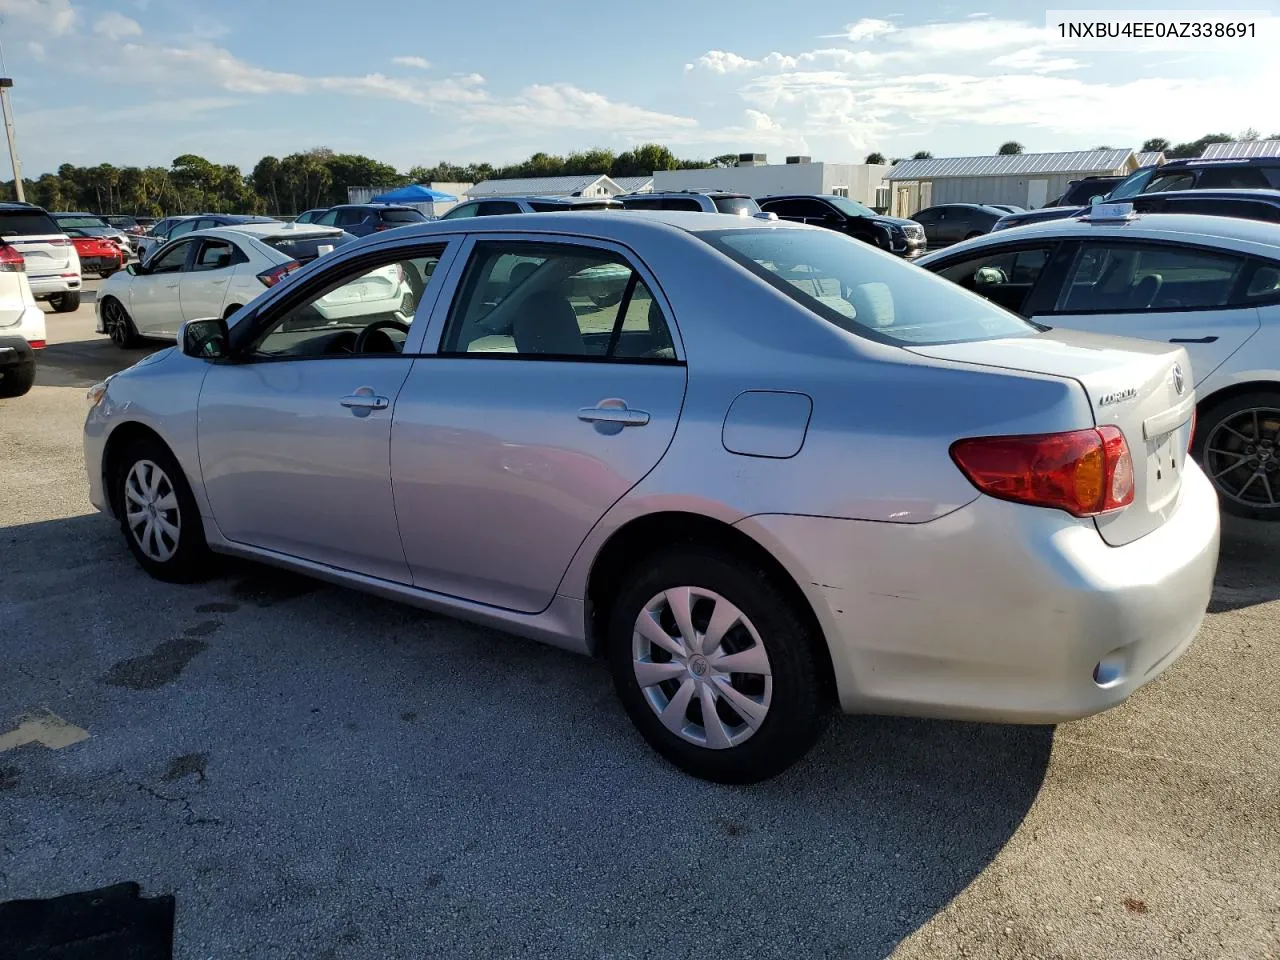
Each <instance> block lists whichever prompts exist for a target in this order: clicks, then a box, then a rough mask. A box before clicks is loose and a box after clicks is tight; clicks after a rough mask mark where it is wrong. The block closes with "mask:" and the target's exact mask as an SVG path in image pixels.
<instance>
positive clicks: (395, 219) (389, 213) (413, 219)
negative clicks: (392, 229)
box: [382, 210, 427, 223]
mask: <svg viewBox="0 0 1280 960" xmlns="http://www.w3.org/2000/svg"><path fill="white" fill-rule="evenodd" d="M382 219H383V221H384V222H385V223H425V222H426V219H427V218H426V217H424V216H423V215H422V214H420V213H419V212H418V211H417V210H383V211H382Z"/></svg>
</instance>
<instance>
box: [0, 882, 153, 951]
mask: <svg viewBox="0 0 1280 960" xmlns="http://www.w3.org/2000/svg"><path fill="white" fill-rule="evenodd" d="M173 920H174V899H173V896H172V895H171V894H169V895H165V896H159V897H150V898H144V897H142V896H141V888H140V887H139V886H138V884H136V883H117V884H114V885H112V886H110V887H103V888H101V889H100V890H89V891H86V892H84V893H68V894H65V895H63V896H61V897H50V898H48V899H45V900H10V901H8V902H7V903H0V957H3V958H4V960H173Z"/></svg>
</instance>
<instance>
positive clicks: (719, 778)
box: [607, 547, 828, 783]
mask: <svg viewBox="0 0 1280 960" xmlns="http://www.w3.org/2000/svg"><path fill="white" fill-rule="evenodd" d="M623 582H624V585H623V586H622V588H621V590H620V592H619V593H618V595H617V597H616V599H615V600H614V602H613V604H612V606H611V609H610V615H609V620H608V623H609V627H608V637H607V642H608V656H609V666H610V670H611V671H612V673H613V679H614V686H615V688H616V689H617V691H618V696H619V697H620V698H621V700H622V703H623V706H624V707H625V708H626V710H627V713H628V715H629V716H630V717H631V720H632V722H633V723H634V724H635V725H636V727H637V728H638V729H639V731H640V733H641V734H642V735H643V736H644V738H645V739H646V740H648V741H649V744H650V745H651V746H652V747H653V748H654V749H656V750H657V751H658V752H659V753H660V754H662V755H663V756H664V757H666V758H667V759H668V760H669V761H671V762H672V763H673V764H675V765H676V766H677V767H679V768H680V769H682V770H684V771H685V772H686V773H690V774H693V775H694V776H697V777H701V778H703V779H706V780H712V781H716V782H719V783H755V782H758V781H761V780H765V779H768V778H769V777H772V776H775V775H777V774H779V773H781V772H782V771H783V770H786V769H787V768H788V767H789V766H791V765H792V764H793V763H795V762H796V761H797V760H799V759H800V758H801V757H802V756H804V754H805V753H806V752H807V751H808V750H809V748H810V747H811V746H812V745H813V743H814V741H815V740H816V739H817V737H818V735H819V734H820V733H821V731H822V726H823V723H824V721H825V719H826V717H827V713H828V711H827V703H826V697H825V693H824V687H823V683H822V678H821V672H820V670H819V666H818V660H817V656H816V654H815V641H819V642H820V638H815V637H813V636H812V635H811V629H810V627H809V626H808V624H807V620H806V618H805V617H803V616H802V615H801V612H800V611H798V610H797V609H795V606H794V604H793V603H792V602H791V600H790V599H789V598H788V597H787V595H786V594H785V593H784V592H783V591H782V590H781V589H779V587H778V585H777V584H776V583H775V582H774V581H773V579H772V577H770V575H769V574H768V573H767V572H766V571H764V570H761V569H759V568H757V567H755V566H753V565H751V564H746V563H743V562H742V561H740V560H738V559H736V558H735V557H733V556H732V555H730V554H727V553H725V552H722V551H719V550H714V549H707V548H696V547H681V548H673V549H670V550H666V551H663V552H661V553H658V554H655V555H654V556H652V557H651V558H649V559H647V560H645V561H642V562H641V563H640V564H638V565H637V566H636V567H635V568H634V569H633V572H632V573H631V574H630V575H629V576H628V577H627V578H626V579H625V580H624V581H623Z"/></svg>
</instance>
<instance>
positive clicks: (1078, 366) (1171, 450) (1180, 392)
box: [907, 330, 1195, 546]
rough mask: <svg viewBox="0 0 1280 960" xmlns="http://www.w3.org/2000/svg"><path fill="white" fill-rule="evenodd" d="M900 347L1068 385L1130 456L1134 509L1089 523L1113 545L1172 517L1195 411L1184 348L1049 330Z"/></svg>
mask: <svg viewBox="0 0 1280 960" xmlns="http://www.w3.org/2000/svg"><path fill="white" fill-rule="evenodd" d="M907 349H909V350H911V351H912V352H913V353H917V354H920V355H922V356H927V357H935V358H937V359H940V360H951V361H955V362H958V363H972V364H977V365H981V366H986V367H998V368H1001V369H1005V370H1023V371H1026V372H1028V373H1037V374H1042V375H1049V376H1056V377H1065V378H1069V379H1072V380H1075V381H1076V382H1077V383H1079V384H1080V385H1081V387H1083V388H1084V391H1085V393H1086V394H1087V395H1088V397H1089V404H1090V406H1091V407H1092V409H1093V416H1094V420H1095V423H1096V425H1097V426H1102V425H1104V424H1114V425H1116V426H1117V427H1119V428H1120V429H1121V431H1123V433H1124V437H1125V441H1126V442H1127V443H1128V445H1129V453H1130V455H1131V456H1132V457H1133V468H1134V491H1133V503H1131V504H1130V505H1129V506H1127V507H1125V508H1124V509H1123V510H1120V511H1118V512H1116V513H1112V514H1108V515H1105V516H1101V517H1096V518H1095V520H1094V522H1095V523H1096V525H1097V527H1098V532H1099V533H1100V534H1101V535H1102V538H1103V539H1104V540H1105V541H1106V542H1107V543H1109V544H1111V545H1112V546H1120V545H1122V544H1125V543H1129V542H1130V541H1133V540H1136V539H1138V538H1139V537H1142V536H1145V535H1146V534H1148V533H1150V532H1151V531H1153V530H1155V529H1157V528H1158V527H1159V526H1161V524H1163V523H1164V522H1165V521H1166V520H1167V519H1168V518H1169V516H1170V515H1172V513H1173V511H1174V509H1175V508H1176V506H1177V503H1178V493H1179V491H1180V490H1181V489H1182V472H1183V469H1184V468H1185V466H1186V459H1187V447H1188V446H1189V444H1190V440H1191V422H1192V415H1193V413H1194V411H1195V390H1194V388H1193V387H1192V383H1193V382H1194V381H1193V379H1192V372H1191V361H1190V359H1189V358H1188V356H1187V351H1186V350H1185V349H1184V348H1182V347H1179V346H1175V345H1173V344H1168V343H1158V342H1156V341H1153V340H1132V339H1129V338H1125V337H1108V336H1100V335H1097V334H1089V333H1081V332H1076V331H1070V330H1054V331H1052V332H1050V333H1042V334H1038V335H1036V336H1031V337H1018V338H1011V339H1005V340H979V341H971V342H969V343H948V344H938V345H936V346H918V347H917V346H913V347H908V348H907ZM1081 426H1085V424H1081Z"/></svg>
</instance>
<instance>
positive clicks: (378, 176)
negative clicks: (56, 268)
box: [3, 143, 737, 217]
mask: <svg viewBox="0 0 1280 960" xmlns="http://www.w3.org/2000/svg"><path fill="white" fill-rule="evenodd" d="M736 159H737V155H736V154H725V155H723V156H720V157H713V158H712V159H711V160H682V159H679V158H677V157H676V155H675V154H674V153H672V152H671V150H669V149H668V148H667V147H664V146H662V145H661V144H656V143H648V144H643V145H641V146H638V147H636V148H635V149H634V150H627V151H624V152H623V153H614V152H613V151H611V150H605V149H600V148H595V149H591V150H585V151H582V152H578V153H570V154H567V155H565V156H556V155H553V154H548V153H535V154H533V156H531V157H529V158H528V159H527V160H524V161H523V162H521V163H515V164H508V165H505V166H495V165H493V164H489V163H474V164H461V165H460V164H454V163H438V164H436V165H435V166H432V167H426V166H414V167H411V168H410V169H409V170H407V171H405V172H403V173H401V172H400V171H398V170H397V169H396V168H395V167H393V166H391V165H390V164H387V163H381V162H379V161H377V160H374V159H372V158H370V157H365V156H361V155H360V154H353V153H335V152H334V151H333V150H330V149H329V148H328V147H313V148H312V149H310V150H305V151H302V152H301V153H292V154H289V155H288V156H287V157H274V156H266V157H263V158H262V159H261V160H259V161H258V162H257V163H256V164H254V166H253V169H252V170H251V171H249V173H247V174H245V173H243V172H242V171H241V170H240V168H239V167H238V166H236V165H235V164H220V163H214V162H212V161H211V160H207V159H205V158H204V157H201V156H198V155H196V154H194V153H184V154H183V155H182V156H180V157H176V158H175V159H174V161H173V163H172V164H170V165H169V166H168V167H159V166H154V167H117V166H114V165H113V164H110V163H100V164H98V165H97V166H93V167H78V166H75V165H74V164H70V163H64V164H62V166H60V167H58V170H57V172H56V173H46V174H43V175H42V176H40V177H37V178H36V179H34V180H33V179H29V178H26V177H24V178H23V181H22V185H23V190H24V193H25V195H26V198H27V201H28V202H29V203H35V204H38V205H39V206H42V207H44V208H45V209H47V210H89V211H93V212H94V213H102V214H111V213H125V214H130V215H133V216H150V217H159V216H166V215H169V214H181V213H272V214H286V215H288V214H298V213H301V212H302V211H303V210H309V209H311V208H312V207H329V206H333V205H334V204H337V203H346V202H347V188H348V187H385V188H388V189H393V188H395V187H402V186H405V185H407V184H410V183H431V182H449V183H458V182H463V183H479V182H480V181H481V180H489V179H493V178H507V177H557V176H571V175H575V174H595V173H607V174H609V175H610V176H614V177H633V176H648V175H649V174H651V173H653V172H654V171H655V170H677V169H697V168H703V167H713V166H730V165H732V163H733V162H734V161H736ZM3 186H4V189H5V191H6V192H7V195H8V196H13V195H14V192H13V181H12V180H8V181H4V182H3Z"/></svg>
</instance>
